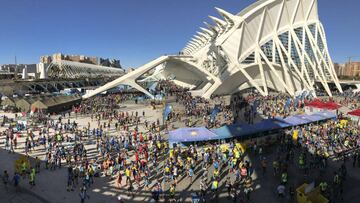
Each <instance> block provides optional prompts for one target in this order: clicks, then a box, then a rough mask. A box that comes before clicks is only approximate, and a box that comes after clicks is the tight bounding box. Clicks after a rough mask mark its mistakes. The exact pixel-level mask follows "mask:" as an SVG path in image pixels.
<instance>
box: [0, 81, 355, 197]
mask: <svg viewBox="0 0 360 203" xmlns="http://www.w3.org/2000/svg"><path fill="white" fill-rule="evenodd" d="M157 91H158V92H162V93H165V94H166V95H167V96H175V102H174V103H175V104H176V105H177V106H180V107H181V108H180V107H179V108H176V109H174V110H173V111H172V112H171V113H170V115H169V118H168V120H167V121H166V122H164V123H161V122H160V119H159V118H157V119H152V120H150V119H149V118H151V117H153V115H150V116H149V115H147V113H146V112H145V111H144V110H138V109H135V110H127V109H126V108H124V109H122V108H121V107H120V105H119V104H121V103H123V102H124V101H126V100H129V101H131V100H134V99H135V98H136V97H137V96H138V95H135V94H134V95H132V94H110V95H101V96H97V97H93V98H90V99H88V100H85V101H83V102H82V103H81V104H80V105H79V106H77V107H74V108H73V113H67V114H66V113H61V114H59V115H57V116H50V115H47V116H46V115H37V116H38V117H39V118H41V119H35V118H33V122H32V123H31V125H30V124H28V125H26V124H22V123H20V122H16V120H12V119H9V118H7V117H4V118H3V126H4V129H5V130H3V131H2V132H1V137H2V139H4V148H5V150H7V151H9V152H12V153H14V152H15V151H18V152H20V153H22V154H24V155H25V158H23V159H22V160H20V162H19V164H18V168H17V169H16V170H15V173H14V175H13V178H12V180H10V179H11V178H10V177H9V176H10V174H9V173H8V171H7V170H6V171H4V172H3V174H2V178H3V182H4V184H5V185H7V184H8V183H10V182H13V184H14V185H15V186H16V187H17V186H18V185H19V182H20V181H21V180H25V179H28V180H29V184H30V185H31V186H32V187H36V186H37V181H36V176H38V173H40V171H42V170H44V169H45V170H49V171H57V170H58V169H60V168H63V167H65V168H66V170H67V177H66V184H65V183H64V186H66V190H67V191H68V192H69V193H71V192H75V191H76V192H78V193H79V197H80V200H81V202H85V201H86V199H88V198H89V197H90V195H89V192H88V191H89V188H93V187H96V182H97V179H98V178H101V177H102V178H104V177H105V178H108V181H109V182H111V181H114V183H115V185H116V187H117V188H118V189H119V190H121V189H124V188H126V190H127V192H126V194H128V195H129V196H130V197H135V194H136V192H140V193H141V192H145V191H149V192H150V193H151V201H158V200H160V199H166V201H169V202H177V201H180V199H181V198H183V197H181V195H180V191H179V190H180V189H179V188H192V192H191V199H192V201H193V202H206V201H207V200H209V199H212V198H217V199H218V198H220V194H221V193H223V192H224V191H226V192H225V193H226V194H227V195H228V197H227V201H232V202H249V201H251V199H252V195H251V194H252V193H253V192H254V191H255V190H256V189H257V188H256V184H255V182H256V181H259V180H258V179H259V176H261V174H262V176H263V177H267V178H268V179H269V180H270V178H271V180H275V181H273V182H274V184H273V185H272V187H273V188H274V190H276V191H277V194H278V200H279V201H281V202H289V201H292V202H293V201H295V200H294V198H295V197H294V196H295V189H296V187H298V186H299V185H295V181H294V180H295V179H297V178H298V177H297V175H296V174H303V176H301V175H300V176H301V180H304V181H306V182H311V181H315V183H316V185H317V186H319V187H320V189H321V193H322V194H323V195H324V196H325V197H327V198H328V199H331V200H334V199H337V198H342V195H343V188H344V182H345V181H346V177H347V166H346V164H345V161H346V159H347V158H346V157H347V156H348V155H349V154H350V155H351V156H353V157H354V161H353V165H354V166H356V163H358V166H360V155H359V153H358V151H357V150H358V149H359V147H360V133H359V132H360V129H359V127H358V126H357V125H354V124H353V123H352V122H350V121H348V122H343V123H342V122H341V120H340V119H339V120H337V121H333V120H330V121H326V122H321V123H314V124H309V125H305V126H299V127H295V128H292V129H287V130H285V132H282V131H279V132H277V134H276V136H275V137H271V138H269V137H267V138H256V139H255V138H254V139H252V140H249V141H244V140H236V139H233V140H226V141H225V140H222V141H216V142H203V143H192V144H191V145H187V146H185V145H174V146H169V143H168V141H167V139H166V138H167V130H166V129H167V126H165V125H169V124H171V123H179V122H184V123H185V125H186V126H194V125H196V123H195V120H199V119H200V120H201V119H202V121H203V122H202V123H200V124H197V125H201V126H206V127H207V128H212V127H216V126H221V125H224V124H231V123H234V122H236V119H237V118H238V117H243V118H244V120H246V121H247V122H249V123H250V122H255V121H254V119H253V118H254V117H255V116H259V115H262V116H263V118H268V117H275V116H281V117H286V116H289V115H292V114H294V113H295V112H297V111H298V110H299V109H302V108H303V107H304V103H303V102H302V101H300V100H290V101H289V97H288V96H286V95H285V94H276V95H275V94H274V95H270V96H266V97H263V96H260V95H258V94H255V93H250V94H247V95H244V96H237V97H234V98H233V100H232V102H231V103H230V104H229V105H226V104H225V103H224V102H219V103H215V102H214V101H210V100H205V99H203V98H201V97H193V96H191V94H190V93H189V92H188V91H187V90H185V89H182V88H179V87H177V86H176V85H174V84H173V83H171V82H169V81H161V82H159V84H158V87H157ZM295 101H296V102H295ZM343 101H344V102H347V103H351V104H356V102H355V103H354V101H353V100H351V101H350V100H349V99H348V98H344V99H343ZM356 105H357V104H356ZM215 108H218V112H219V113H218V114H217V115H216V114H215V117H214V116H213V115H212V114H213V110H214V109H215ZM80 118H82V119H87V121H88V122H87V124H85V125H80V124H79V122H78V119H80ZM5 124H6V125H5ZM163 124H165V125H163ZM18 139H22V140H24V141H23V142H22V143H21V144H20V143H18ZM244 143H246V144H244ZM19 144H20V145H23V147H21V149H19ZM91 146H93V148H91ZM244 146H246V147H244ZM90 149H91V150H90ZM39 151H41V152H45V153H44V154H45V155H44V156H43V157H38V156H37V154H38V152H39ZM345 152H346V153H345ZM30 157H34V159H31V158H30ZM333 157H335V158H337V160H339V159H341V160H343V162H344V163H342V164H341V166H340V167H339V168H337V169H336V170H335V171H331V173H332V174H331V175H330V176H329V175H328V176H326V175H324V174H329V171H330V170H333V169H330V166H329V165H330V164H329V163H328V162H329V160H330V159H331V158H333ZM29 160H31V161H29ZM269 165H270V166H269ZM268 168H272V173H269V169H268ZM316 171H320V173H319V176H316V177H314V174H315V172H316ZM255 174H256V176H257V178H255V177H256V176H255ZM302 178H304V179H302ZM261 181H264V180H261ZM195 183H196V185H194V184H195ZM296 183H297V182H296ZM260 184H261V183H260ZM94 185H95V186H94ZM184 185H185V186H184ZM135 188H136V190H135ZM119 201H120V202H122V201H123V199H122V198H120V197H119Z"/></svg>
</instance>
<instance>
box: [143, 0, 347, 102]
mask: <svg viewBox="0 0 360 203" xmlns="http://www.w3.org/2000/svg"><path fill="white" fill-rule="evenodd" d="M317 5H318V4H317V0H260V1H257V2H255V3H254V4H252V5H250V6H249V7H247V8H245V9H244V10H243V11H241V12H240V13H238V14H231V13H229V12H226V11H224V10H222V9H220V8H215V9H216V10H217V12H218V13H219V15H220V16H221V19H220V18H217V17H213V16H209V18H210V19H211V21H213V22H212V23H207V22H205V25H206V27H205V28H204V27H201V28H199V31H198V32H197V33H196V35H194V37H193V38H192V39H191V40H190V41H189V43H188V44H187V45H186V46H185V48H184V49H183V50H182V53H183V55H184V56H182V57H171V58H167V60H166V61H164V63H166V64H165V65H164V67H165V68H163V71H162V72H161V73H158V72H157V74H162V76H163V77H162V78H164V77H169V76H170V75H172V76H173V78H175V79H174V81H175V82H178V84H182V85H184V84H186V85H187V86H188V87H192V88H193V94H195V95H201V96H203V97H205V98H210V97H211V96H214V95H226V94H232V93H235V92H237V91H240V90H244V89H247V88H251V87H254V88H256V89H257V90H258V91H259V93H261V94H262V95H267V94H268V89H273V90H276V91H280V92H286V93H288V94H289V95H295V92H296V91H299V90H304V89H306V90H315V89H314V84H315V82H320V83H321V84H322V86H323V88H324V89H325V91H326V92H327V94H328V95H329V96H332V93H331V91H330V88H329V86H328V82H334V83H335V84H336V87H337V88H338V90H339V91H340V92H342V89H341V86H340V84H339V81H338V78H337V76H336V73H335V71H334V67H333V63H332V61H331V58H330V54H329V51H328V47H327V43H326V36H325V32H324V28H323V26H322V24H321V22H320V20H319V16H318V7H317ZM140 69H141V68H140ZM140 72H141V71H140ZM193 72H197V73H201V74H200V75H202V76H198V74H192V73H193Z"/></svg>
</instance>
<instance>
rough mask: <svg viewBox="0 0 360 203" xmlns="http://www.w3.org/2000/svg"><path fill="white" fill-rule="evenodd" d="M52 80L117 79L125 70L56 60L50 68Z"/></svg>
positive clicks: (49, 72)
mask: <svg viewBox="0 0 360 203" xmlns="http://www.w3.org/2000/svg"><path fill="white" fill-rule="evenodd" d="M47 73H48V76H49V77H50V78H70V79H76V78H98V77H116V76H122V75H124V74H125V72H124V70H123V69H120V68H113V67H107V66H99V65H94V64H87V63H80V62H74V61H67V60H54V61H52V62H51V63H50V64H49V66H48V68H47Z"/></svg>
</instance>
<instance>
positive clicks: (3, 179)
mask: <svg viewBox="0 0 360 203" xmlns="http://www.w3.org/2000/svg"><path fill="white" fill-rule="evenodd" d="M2 181H3V183H4V186H5V190H6V191H8V188H7V184H8V183H9V174H8V172H7V171H6V170H5V171H4V174H3V176H2Z"/></svg>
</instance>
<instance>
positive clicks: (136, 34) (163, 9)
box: [0, 0, 360, 67]
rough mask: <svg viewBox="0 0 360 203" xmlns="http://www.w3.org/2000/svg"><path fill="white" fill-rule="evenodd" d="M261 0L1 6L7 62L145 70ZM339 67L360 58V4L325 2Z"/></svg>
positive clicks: (33, 0) (105, 0) (48, 1)
mask: <svg viewBox="0 0 360 203" xmlns="http://www.w3.org/2000/svg"><path fill="white" fill-rule="evenodd" d="M254 1H255V0H61V1H59V0H1V1H0V26H1V27H0V64H3V63H13V62H14V56H15V55H16V56H17V59H18V63H37V62H38V61H39V56H41V55H48V54H53V53H56V52H62V53H67V54H84V55H89V56H101V57H113V58H119V59H120V60H121V63H122V64H123V65H124V66H125V67H129V66H130V67H137V66H139V65H142V64H144V63H146V62H147V61H149V60H152V59H154V58H156V57H158V56H160V55H162V54H165V53H177V52H178V51H179V50H181V49H182V48H183V47H184V45H185V44H186V43H187V41H188V40H189V39H190V38H191V37H192V35H193V34H194V33H195V32H196V31H198V27H199V26H203V23H202V22H203V21H208V22H210V20H209V19H208V17H207V16H208V15H217V13H216V11H215V10H214V7H215V6H217V7H220V8H223V9H224V10H227V11H229V12H231V13H237V12H239V11H240V10H242V9H243V8H245V7H246V6H247V5H250V4H251V3H253V2H254ZM318 2H319V15H320V19H321V21H322V22H323V24H324V27H325V32H326V34H327V39H328V45H329V48H330V54H331V55H332V58H333V60H334V61H337V62H344V61H346V60H347V57H349V56H355V57H354V60H360V51H359V47H360V37H359V33H360V12H358V10H359V8H360V1H359V0H342V1H338V0H318Z"/></svg>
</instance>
